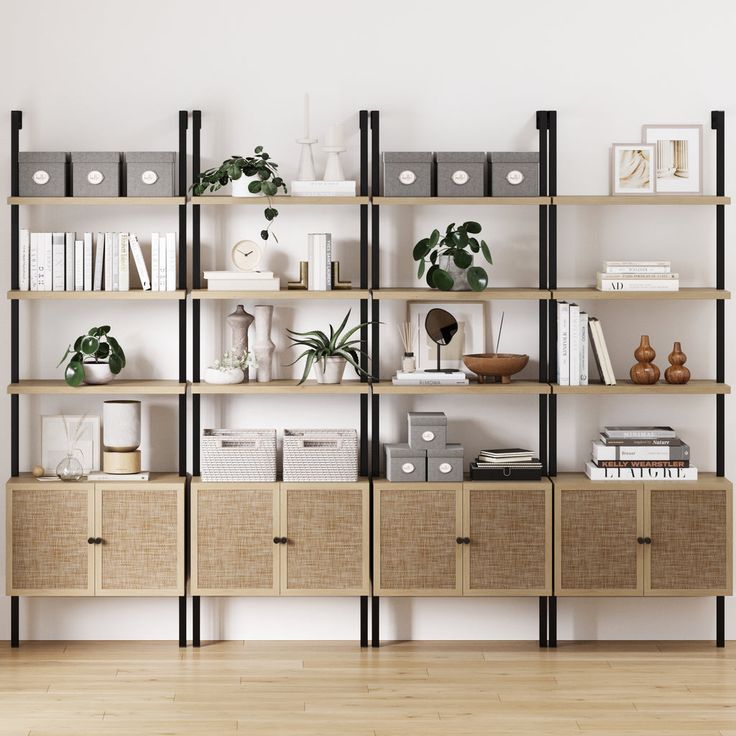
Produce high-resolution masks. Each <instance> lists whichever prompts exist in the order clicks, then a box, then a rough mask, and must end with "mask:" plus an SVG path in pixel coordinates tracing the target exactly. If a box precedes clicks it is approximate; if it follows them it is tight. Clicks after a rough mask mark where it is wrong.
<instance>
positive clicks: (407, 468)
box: [401, 463, 414, 473]
mask: <svg viewBox="0 0 736 736" xmlns="http://www.w3.org/2000/svg"><path fill="white" fill-rule="evenodd" d="M401 472H402V473H413V472H414V463H404V464H403V465H402V466H401Z"/></svg>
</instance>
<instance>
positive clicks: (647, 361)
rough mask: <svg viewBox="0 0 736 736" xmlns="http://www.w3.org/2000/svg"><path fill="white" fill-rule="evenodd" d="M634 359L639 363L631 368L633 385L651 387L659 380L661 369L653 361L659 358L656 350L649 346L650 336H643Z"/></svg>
mask: <svg viewBox="0 0 736 736" xmlns="http://www.w3.org/2000/svg"><path fill="white" fill-rule="evenodd" d="M634 357H635V358H636V359H637V361H639V362H638V363H637V364H636V365H634V366H632V367H631V370H630V371H629V376H631V380H632V382H633V383H638V384H642V385H649V384H652V383H657V381H658V380H659V368H657V366H656V365H654V363H652V361H653V360H654V359H655V358H656V357H657V353H655V352H654V348H653V347H652V346H651V345H650V344H649V335H642V336H641V342H640V343H639V347H638V348H637V349H636V350H634Z"/></svg>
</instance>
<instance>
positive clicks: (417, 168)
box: [383, 151, 433, 197]
mask: <svg viewBox="0 0 736 736" xmlns="http://www.w3.org/2000/svg"><path fill="white" fill-rule="evenodd" d="M432 166H433V160H432V153H431V152H429V151H419V152H411V151H408V152H404V151H397V152H389V151H384V153H383V196H384V197H431V196H432Z"/></svg>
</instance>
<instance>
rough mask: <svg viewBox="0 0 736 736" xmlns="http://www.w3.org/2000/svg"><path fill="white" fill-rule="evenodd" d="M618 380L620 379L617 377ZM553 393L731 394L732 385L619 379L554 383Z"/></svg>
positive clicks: (702, 381) (714, 382) (708, 382)
mask: <svg viewBox="0 0 736 736" xmlns="http://www.w3.org/2000/svg"><path fill="white" fill-rule="evenodd" d="M617 380H618V379H617ZM552 393H553V394H639V395H642V394H659V395H663V394H670V395H672V394H689V395H696V394H708V395H715V394H730V393H731V387H730V386H729V385H728V384H727V383H717V382H716V381H705V380H695V381H689V382H688V383H685V384H682V385H676V384H672V383H665V382H664V381H659V383H655V384H652V385H650V386H642V385H640V384H637V383H632V382H631V381H624V380H621V381H618V383H616V385H615V386H604V385H603V384H602V383H591V384H589V385H587V386H558V385H557V384H556V383H553V384H552Z"/></svg>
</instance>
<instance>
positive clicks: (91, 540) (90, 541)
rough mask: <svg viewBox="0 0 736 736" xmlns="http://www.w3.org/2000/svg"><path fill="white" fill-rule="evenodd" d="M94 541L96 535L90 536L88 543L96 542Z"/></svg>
mask: <svg viewBox="0 0 736 736" xmlns="http://www.w3.org/2000/svg"><path fill="white" fill-rule="evenodd" d="M94 543H95V538H94V537H89V538H88V539H87V544H94Z"/></svg>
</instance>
